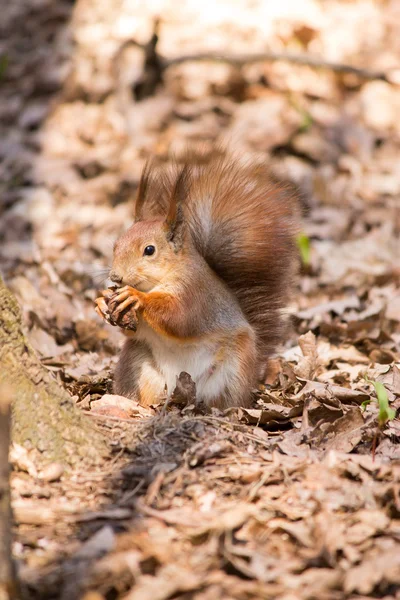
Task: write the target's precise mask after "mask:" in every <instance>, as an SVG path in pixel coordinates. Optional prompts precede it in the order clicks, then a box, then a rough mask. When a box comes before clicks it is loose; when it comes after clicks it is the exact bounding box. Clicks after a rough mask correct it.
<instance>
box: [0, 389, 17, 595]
mask: <svg viewBox="0 0 400 600" xmlns="http://www.w3.org/2000/svg"><path fill="white" fill-rule="evenodd" d="M11 398H12V393H11V389H9V388H7V387H6V386H0V600H16V599H17V598H18V596H19V593H18V585H17V580H16V575H15V568H14V564H13V560H12V556H11V523H12V518H11V506H10V487H9V468H8V446H9V442H10V404H11Z"/></svg>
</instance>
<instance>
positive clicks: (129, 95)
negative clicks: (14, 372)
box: [0, 0, 400, 600]
mask: <svg viewBox="0 0 400 600" xmlns="http://www.w3.org/2000/svg"><path fill="white" fill-rule="evenodd" d="M156 17H160V18H161V20H160V23H159V26H158V37H159V39H158V44H157V52H158V53H159V55H160V56H162V57H164V58H165V59H173V58H175V57H182V56H184V55H187V54H192V53H205V52H214V53H219V54H221V55H225V56H227V55H231V54H233V53H235V54H241V55H243V54H246V55H247V54H253V53H261V52H269V51H273V52H278V53H291V54H295V55H302V56H303V55H307V56H314V57H319V58H321V57H323V59H324V60H325V61H327V62H334V63H342V64H343V63H345V64H347V65H353V66H358V67H362V68H363V69H366V70H368V72H369V73H367V74H366V75H367V76H366V77H361V76H360V75H359V74H355V73H351V72H344V71H343V69H339V70H337V71H335V70H334V69H332V68H331V67H329V66H328V67H325V68H324V67H319V68H316V67H315V66H310V65H304V64H302V65H299V64H294V63H293V62H290V61H289V62H288V61H284V60H268V61H261V62H248V61H244V64H243V65H241V66H240V67H239V66H237V65H235V64H232V63H229V62H226V61H223V60H222V61H221V60H210V61H206V62H204V61H184V62H181V63H179V64H178V63H177V64H175V65H174V64H171V65H170V66H168V68H165V69H163V71H162V73H161V72H160V70H159V69H158V65H159V63H157V60H156V61H155V62H154V56H153V57H152V56H151V53H150V50H149V48H150V46H149V44H148V42H149V40H150V39H151V36H152V34H153V31H154V27H155V19H156ZM146 44H147V56H148V61H147V66H146V68H144V60H143V57H144V49H143V47H142V46H145V45H146ZM157 56H158V54H157ZM156 58H157V57H156ZM399 59H400V4H399V2H398V1H396V0H388V1H378V0H377V1H375V2H373V1H372V0H355V1H350V0H347V1H345V0H341V1H340V0H332V1H330V0H326V1H324V2H322V1H320V2H318V1H317V0H302V1H301V2H298V1H297V2H295V1H294V0H291V1H290V0H281V2H279V3H275V2H272V1H269V0H264V1H262V0H258V1H257V0H235V1H230V2H228V1H224V0H219V1H218V2H214V3H211V2H210V3H207V2H203V3H197V2H194V1H193V0H184V1H182V2H174V1H173V0H169V1H167V0H164V1H162V0H160V1H157V2H156V1H144V0H142V1H140V0H137V1H135V0H78V2H76V3H73V2H71V1H69V0H18V1H12V2H8V3H3V6H2V8H1V24H0V88H1V98H2V99H1V104H0V189H1V194H0V241H1V244H0V263H1V270H2V273H3V275H4V277H5V280H6V282H7V285H8V286H9V287H10V289H12V290H13V292H14V293H15V294H16V296H17V298H18V300H19V302H20V304H21V306H22V309H23V314H24V322H25V327H26V331H27V334H28V337H29V339H30V341H31V343H32V345H33V346H34V348H35V349H36V351H37V353H38V355H39V356H40V357H41V361H42V363H43V364H44V365H46V367H47V368H48V369H49V370H50V371H51V372H52V373H53V374H54V377H56V378H57V380H58V381H59V382H60V385H63V386H64V387H66V389H67V390H68V391H69V393H70V394H71V396H72V399H73V401H74V402H76V404H77V405H78V406H79V407H80V408H81V410H82V411H84V412H85V414H86V418H87V419H90V420H91V421H92V422H93V425H94V427H95V428H96V429H99V430H101V431H102V432H103V433H104V435H105V436H106V437H107V439H108V440H109V447H110V456H109V457H108V458H107V459H105V460H104V464H102V465H101V466H100V467H99V468H97V469H94V470H93V471H92V472H74V473H71V472H68V471H67V470H64V469H63V465H54V464H53V465H50V467H49V468H48V469H47V471H46V472H44V473H41V474H40V476H39V474H38V473H37V469H36V467H35V456H34V454H30V453H29V452H28V451H26V450H24V449H22V448H20V447H14V448H13V450H12V453H11V460H12V463H13V467H14V469H13V473H12V499H13V509H14V516H15V542H14V548H13V550H14V555H15V557H16V560H17V563H18V569H19V573H20V579H21V582H22V585H23V588H24V593H25V595H26V597H27V598H29V599H35V600H36V599H37V600H50V599H61V600H75V599H78V598H79V599H83V598H84V599H85V600H104V599H107V600H114V599H115V600H116V599H121V600H122V599H123V600H168V599H178V598H179V599H182V600H183V599H185V600H189V599H193V600H230V599H240V600H252V599H264V598H265V599H271V600H272V599H279V600H297V599H301V600H303V599H304V600H306V599H307V600H314V599H315V600H325V599H338V600H339V599H342V598H346V599H351V600H356V599H358V600H366V599H367V598H370V599H372V598H385V599H387V600H389V598H397V599H399V598H400V587H399V586H400V520H399V517H400V446H399V441H400V423H399V419H398V418H394V415H395V411H396V410H398V409H399V408H400V370H399V369H400V168H399V167H400V162H399V156H400V119H399V114H400V68H399V65H400V60H399ZM163 64H164V65H165V64H166V63H165V62H164V63H163ZM374 73H375V76H374V75H373V74H374ZM379 74H385V76H381V77H379ZM219 141H222V142H223V143H227V144H228V145H232V146H234V147H235V148H236V149H237V150H238V151H239V152H243V153H248V152H254V153H257V155H258V156H259V157H260V156H261V157H263V158H264V159H265V161H266V162H267V163H268V164H269V165H270V167H271V170H272V171H273V172H274V173H275V174H276V175H277V176H279V177H281V178H283V179H284V180H286V181H289V182H291V183H294V184H296V185H297V186H298V188H299V190H300V194H301V201H302V207H303V214H304V223H303V232H304V233H303V235H302V237H301V239H300V241H299V247H300V254H301V256H302V259H301V260H300V258H299V278H298V282H297V284H296V289H295V292H294V294H293V300H292V302H291V305H290V306H289V308H288V319H289V321H290V328H289V329H290V331H289V335H288V337H287V339H286V340H285V341H284V342H283V344H282V347H281V348H280V349H279V353H278V355H277V357H276V358H274V360H273V361H271V364H270V367H269V372H268V377H267V380H266V382H265V384H263V385H260V387H259V390H258V393H257V397H256V399H255V401H254V406H253V408H251V409H248V410H245V409H235V410H229V411H226V412H225V413H222V412H218V411H213V412H212V413H211V414H207V415H206V414H202V413H201V412H199V411H198V410H197V408H196V406H195V405H194V404H188V405H186V406H181V405H178V404H177V405H175V404H170V405H169V406H163V405H159V406H156V405H155V406H153V407H152V408H150V409H143V408H141V407H140V406H138V405H137V404H136V403H135V402H133V401H128V400H127V399H124V398H120V397H115V396H111V395H110V392H111V373H112V369H113V367H114V365H115V363H116V360H117V354H118V349H119V347H120V344H121V337H122V336H121V334H120V333H119V332H118V331H117V330H116V329H114V328H112V327H110V326H107V325H105V324H104V323H102V322H101V321H100V319H98V318H97V316H96V315H95V313H94V308H93V301H94V299H95V297H96V296H97V290H98V289H101V288H102V287H104V285H105V282H106V279H107V273H108V269H109V265H110V260H111V255H112V244H113V241H114V240H115V238H116V237H117V235H118V233H119V232H120V231H121V230H122V229H123V228H124V227H126V226H127V225H128V224H129V223H130V221H131V218H132V200H133V197H134V193H135V190H136V188H137V184H138V178H139V176H140V172H141V169H142V167H143V164H144V161H145V159H146V158H147V157H148V156H149V155H151V154H157V155H159V156H160V157H162V158H164V159H165V160H167V159H168V155H169V153H170V152H171V151H179V150H182V148H184V147H185V146H187V145H188V144H189V145H190V144H193V143H199V142H201V143H202V144H203V146H204V147H206V148H207V147H210V148H211V147H212V146H213V144H215V143H216V142H219ZM378 399H379V402H378Z"/></svg>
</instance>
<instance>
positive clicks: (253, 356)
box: [110, 151, 297, 407]
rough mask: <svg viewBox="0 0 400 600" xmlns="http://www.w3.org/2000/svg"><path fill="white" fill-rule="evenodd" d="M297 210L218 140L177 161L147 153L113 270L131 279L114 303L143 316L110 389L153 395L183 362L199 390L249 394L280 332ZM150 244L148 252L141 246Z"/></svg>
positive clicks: (226, 401)
mask: <svg viewBox="0 0 400 600" xmlns="http://www.w3.org/2000/svg"><path fill="white" fill-rule="evenodd" d="M296 214H297V203H296V199H295V197H294V194H293V192H292V191H291V190H290V189H289V188H287V187H286V186H285V185H283V184H280V183H278V182H276V181H275V180H273V179H272V178H271V176H270V175H269V173H268V171H267V170H266V169H265V168H264V167H263V166H259V165H254V164H251V163H249V162H247V163H243V162H241V161H240V160H238V159H237V158H232V157H230V156H228V155H227V154H225V153H224V152H221V151H216V152H215V153H212V154H211V155H201V154H189V155H188V156H187V157H186V159H185V161H184V162H181V163H179V164H176V165H175V166H173V167H161V166H155V165H152V164H151V163H149V164H148V165H147V166H146V168H145V170H144V172H143V175H142V179H141V182H140V185H139V191H138V196H137V200H136V207H135V223H134V225H132V226H131V227H130V228H129V229H128V230H127V231H126V232H125V233H124V234H122V235H121V237H120V238H119V239H118V240H117V242H116V245H115V250H114V261H113V267H112V271H111V274H110V276H111V278H112V279H113V280H114V281H115V282H117V283H118V284H120V285H123V286H126V287H125V288H122V290H119V293H118V294H117V295H116V296H115V298H114V304H117V305H118V304H119V308H120V309H121V310H129V309H132V308H134V309H135V310H136V312H137V316H138V319H139V324H138V329H137V332H136V333H135V334H134V335H133V337H131V338H130V339H128V340H127V341H126V343H125V347H124V348H123V350H122V353H121V357H120V361H119V364H118V366H117V369H116V372H115V379H114V389H115V392H116V393H118V394H122V395H125V396H130V397H137V398H139V400H140V401H141V402H142V403H143V404H149V403H151V402H152V401H153V400H155V398H156V397H157V396H159V395H163V394H164V393H165V388H167V390H168V393H171V392H172V391H173V389H174V387H175V381H176V377H177V376H179V374H180V373H181V372H182V371H186V372H188V373H189V374H190V375H191V376H192V379H193V380H194V382H195V383H196V392H197V397H198V399H199V400H204V401H205V402H206V403H207V404H209V405H217V406H225V407H226V406H232V405H240V404H241V405H246V404H248V403H249V400H250V393H251V388H252V387H253V386H254V384H255V382H256V378H257V375H258V373H259V371H260V367H261V365H263V364H265V360H266V358H267V357H268V355H270V354H271V352H272V351H273V350H274V348H275V347H276V344H277V343H278V342H279V340H280V337H281V330H282V318H281V309H282V308H283V306H284V304H285V302H286V299H287V292H288V289H289V284H290V281H289V280H290V278H291V276H292V274H293V262H294V260H293V259H294V253H295V234H296V232H297V218H296ZM148 246H153V247H154V248H155V250H154V254H152V255H146V254H145V253H144V251H145V248H147V247H148ZM110 306H111V305H110ZM117 311H118V309H117Z"/></svg>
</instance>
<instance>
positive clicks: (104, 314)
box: [94, 290, 110, 323]
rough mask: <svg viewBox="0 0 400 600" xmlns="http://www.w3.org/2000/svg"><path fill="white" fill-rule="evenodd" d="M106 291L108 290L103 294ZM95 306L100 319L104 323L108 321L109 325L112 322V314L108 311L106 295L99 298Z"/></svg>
mask: <svg viewBox="0 0 400 600" xmlns="http://www.w3.org/2000/svg"><path fill="white" fill-rule="evenodd" d="M106 291H107V290H105V291H104V292H103V294H104V293H105V292H106ZM95 304H96V306H95V308H94V310H95V311H96V312H97V314H98V315H99V317H101V318H102V319H104V321H106V323H109V322H110V312H109V310H108V303H107V300H106V297H105V296H104V295H103V296H99V297H98V298H96V300H95Z"/></svg>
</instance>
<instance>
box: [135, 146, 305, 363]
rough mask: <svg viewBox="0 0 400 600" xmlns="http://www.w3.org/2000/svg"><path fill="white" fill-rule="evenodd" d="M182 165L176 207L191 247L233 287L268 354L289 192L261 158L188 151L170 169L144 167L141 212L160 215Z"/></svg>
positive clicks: (286, 273) (289, 274)
mask: <svg viewBox="0 0 400 600" xmlns="http://www.w3.org/2000/svg"><path fill="white" fill-rule="evenodd" d="M182 166H186V170H187V176H186V182H187V192H186V193H184V194H182V202H183V211H184V214H185V220H186V222H187V224H188V226H189V229H190V231H191V234H192V238H193V241H194V243H195V246H196V248H197V250H198V252H199V253H200V254H201V255H202V256H203V257H204V258H205V260H206V261H207V263H208V264H209V265H210V267H211V268H212V269H213V270H214V271H215V272H216V273H217V274H218V275H219V277H221V279H222V280H224V281H225V283H226V284H227V285H228V287H229V288H230V289H231V290H232V291H233V292H234V293H235V295H236V297H237V298H238V300H239V303H240V306H241V308H242V310H243V312H244V314H245V315H246V317H247V319H248V321H249V322H250V323H251V325H252V326H253V327H254V329H255V331H256V334H257V337H258V341H259V346H260V351H261V352H262V353H263V354H264V355H265V356H267V355H269V354H270V353H271V352H272V351H273V350H274V348H275V347H276V344H277V343H278V342H279V340H280V338H281V335H282V333H281V329H282V316H281V312H282V308H283V307H284V306H285V303H286V302H287V298H288V293H289V290H290V284H291V279H292V278H293V274H294V263H295V254H296V243H295V237H296V234H297V232H298V226H299V219H298V214H299V210H298V205H297V198H296V195H295V193H294V191H293V190H292V189H291V188H290V187H289V186H286V185H284V184H282V183H279V182H277V181H276V180H275V179H274V178H272V177H271V175H270V174H269V172H268V170H267V169H266V168H265V166H263V165H259V164H255V163H254V162H250V161H242V160H241V159H239V158H237V157H235V156H231V155H229V154H228V153H225V152H224V151H222V150H217V151H215V152H214V153H212V154H201V153H188V154H187V155H186V157H185V159H184V160H183V161H182V160H180V161H179V163H177V165H176V166H174V167H171V168H170V169H167V168H154V169H152V168H148V169H147V174H146V177H147V178H148V181H147V182H146V188H147V189H148V193H146V197H147V198H148V200H146V201H145V202H144V205H143V210H144V212H145V213H147V214H146V216H144V218H154V217H155V216H161V215H165V214H166V212H167V210H168V201H169V200H168V199H169V197H170V194H171V191H172V189H173V187H174V183H175V182H176V179H177V177H179V174H180V173H181V172H182ZM142 218H143V217H142Z"/></svg>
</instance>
